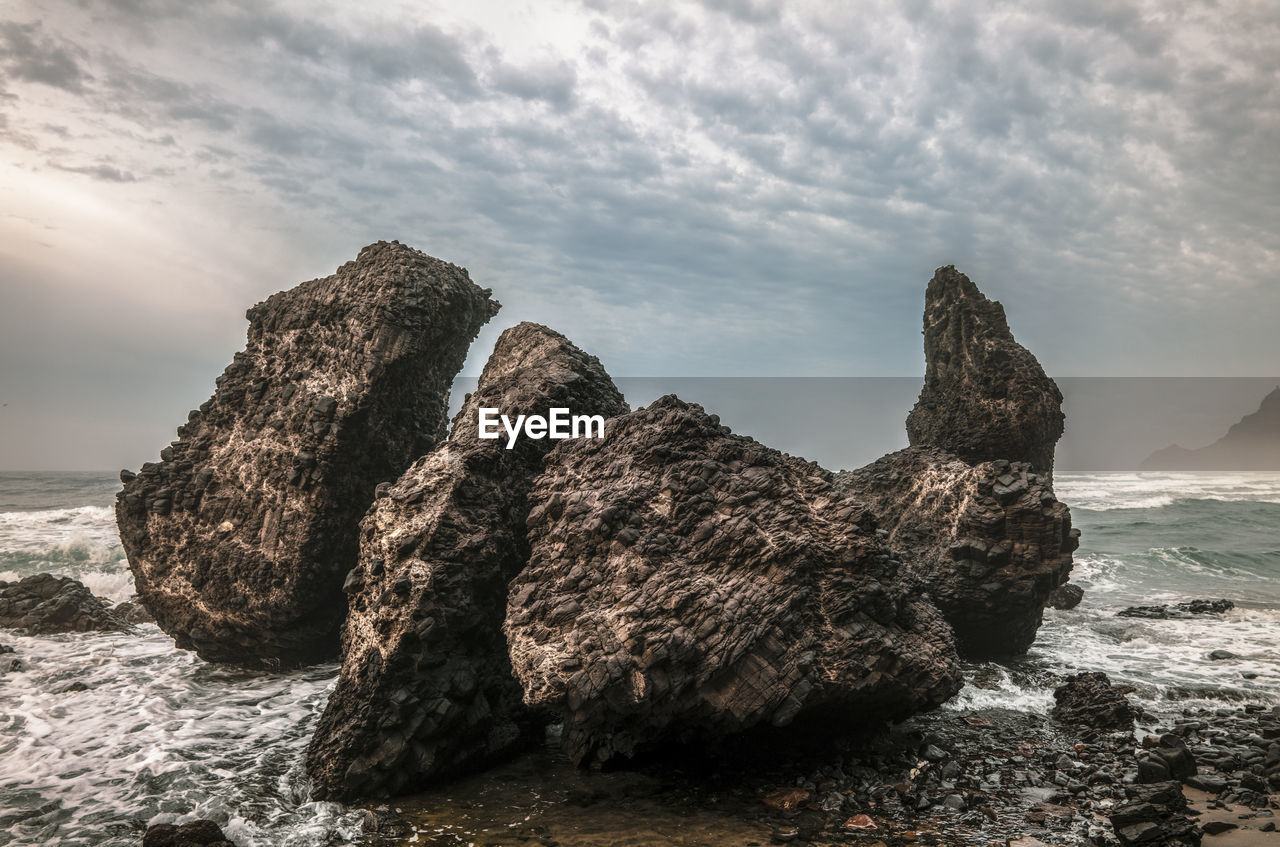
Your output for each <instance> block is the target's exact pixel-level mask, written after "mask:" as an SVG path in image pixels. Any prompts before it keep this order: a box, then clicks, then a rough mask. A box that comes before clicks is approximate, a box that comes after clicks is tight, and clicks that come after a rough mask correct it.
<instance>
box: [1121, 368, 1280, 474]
mask: <svg viewBox="0 0 1280 847" xmlns="http://www.w3.org/2000/svg"><path fill="white" fill-rule="evenodd" d="M1141 467H1142V470H1144V471H1275V470H1280V386H1276V388H1275V390H1273V391H1272V392H1271V393H1270V394H1268V395H1267V396H1266V397H1264V398H1263V400H1262V405H1261V406H1259V407H1258V411H1256V412H1254V413H1252V414H1249V415H1245V416H1244V417H1243V418H1241V419H1240V421H1239V422H1237V423H1235V424H1232V426H1231V428H1230V429H1229V430H1227V434H1226V435H1224V436H1222V437H1221V438H1219V439H1218V440H1217V441H1215V442H1213V443H1212V444H1210V445H1209V446H1207V447H1200V448H1198V449H1195V450H1188V449H1187V448H1186V447H1180V446H1179V445H1177V444H1172V445H1170V446H1168V447H1166V448H1164V449H1163V450H1157V451H1156V452H1154V453H1152V454H1151V455H1150V456H1148V457H1147V458H1146V459H1145V460H1144V461H1143V462H1142V466H1141Z"/></svg>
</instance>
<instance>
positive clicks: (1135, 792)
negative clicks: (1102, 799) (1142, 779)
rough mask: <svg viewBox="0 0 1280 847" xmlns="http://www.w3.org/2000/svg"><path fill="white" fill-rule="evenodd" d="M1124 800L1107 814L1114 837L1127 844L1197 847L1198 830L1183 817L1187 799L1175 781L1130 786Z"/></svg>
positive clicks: (1152, 846)
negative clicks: (1114, 832)
mask: <svg viewBox="0 0 1280 847" xmlns="http://www.w3.org/2000/svg"><path fill="white" fill-rule="evenodd" d="M1125 795H1126V799H1125V802H1124V803H1123V804H1121V805H1118V806H1117V807H1116V808H1115V810H1114V811H1112V812H1111V814H1110V816H1109V817H1110V819H1111V825H1112V826H1113V827H1114V828H1115V831H1116V838H1118V839H1120V843H1121V844H1122V845H1125V847H1128V845H1130V844H1144V845H1151V847H1195V845H1198V844H1200V840H1201V839H1200V828H1199V827H1198V826H1196V824H1195V821H1193V820H1192V819H1191V818H1189V817H1188V816H1187V815H1186V809H1187V798H1186V797H1184V796H1183V794H1182V786H1180V785H1178V783H1177V782H1172V781H1170V782H1158V783H1155V784H1153V785H1130V786H1127V787H1126V788H1125Z"/></svg>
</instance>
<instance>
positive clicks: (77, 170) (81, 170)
mask: <svg viewBox="0 0 1280 847" xmlns="http://www.w3.org/2000/svg"><path fill="white" fill-rule="evenodd" d="M50 166H51V167H54V168H57V169H58V170H60V171H66V172H67V173H73V174H83V175H85V176H89V177H93V178H94V179H100V180H103V181H104V182H137V181H138V178H137V177H136V176H134V175H133V174H131V173H129V172H128V171H122V170H120V169H119V168H118V167H116V166H115V165H112V164H109V163H107V162H98V163H96V164H93V165H60V164H57V163H53V162H51V163H50Z"/></svg>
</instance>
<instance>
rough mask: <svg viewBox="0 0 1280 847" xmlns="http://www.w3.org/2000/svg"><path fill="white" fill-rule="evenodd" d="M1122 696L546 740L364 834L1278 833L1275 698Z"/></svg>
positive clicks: (1099, 836) (1077, 840) (1269, 836)
mask: <svg viewBox="0 0 1280 847" xmlns="http://www.w3.org/2000/svg"><path fill="white" fill-rule="evenodd" d="M1064 687H1065V685H1064ZM1113 693H1114V695H1115V696H1116V697H1118V698H1121V699H1124V696H1125V695H1123V694H1120V693H1118V692H1113ZM1126 702H1127V701H1126ZM1129 708H1130V709H1131V711H1132V714H1133V716H1134V720H1136V723H1134V722H1132V721H1131V723H1130V726H1129V727H1128V728H1115V727H1111V728H1104V729H1098V728H1095V727H1091V726H1089V725H1087V724H1084V723H1078V722H1070V721H1061V720H1058V719H1049V720H1046V719H1045V717H1044V716H1042V715H1035V714H1025V713H1021V712H1015V711H1009V710H1004V709H980V710H973V711H958V710H954V709H943V710H939V711H935V712H930V713H927V714H922V715H917V716H915V717H912V718H910V719H908V720H906V721H904V722H902V723H901V724H898V725H895V726H894V727H892V728H891V729H889V730H888V731H886V732H883V733H875V734H868V735H865V736H861V737H846V738H842V739H839V740H834V739H829V738H823V737H817V738H814V737H809V738H807V739H806V738H793V739H789V740H788V742H787V744H786V745H785V746H778V745H776V744H774V745H772V746H770V745H769V742H768V741H767V740H763V739H762V740H761V741H760V745H759V746H752V747H746V748H738V747H729V748H726V747H717V748H714V749H704V748H699V749H698V750H696V751H686V752H685V753H684V754H683V755H681V754H679V753H677V754H671V755H667V756H665V757H661V758H657V759H650V760H646V761H644V762H642V763H639V764H638V765H636V766H634V767H632V768H629V769H627V770H626V771H599V770H595V771H582V770H580V769H575V768H572V767H571V766H570V765H569V763H568V762H567V760H564V759H563V758H562V757H558V756H557V754H556V752H555V751H554V750H546V751H543V752H540V753H537V754H529V755H527V756H526V757H525V758H522V759H519V760H517V761H515V762H513V763H511V764H509V765H506V766H503V767H501V768H499V769H498V770H496V771H494V772H492V773H491V774H490V775H489V776H488V777H476V778H473V779H471V780H464V781H462V782H459V783H456V784H454V785H451V786H449V788H448V789H447V790H444V789H442V790H439V791H435V792H427V793H423V794H419V795H415V796H413V797H409V798H404V799H403V800H400V801H397V802H396V804H395V809H399V810H400V811H399V812H398V813H397V812H396V811H394V810H393V809H392V808H390V807H382V809H381V811H378V810H377V809H378V807H373V808H374V811H371V814H370V820H371V822H375V823H376V825H375V826H371V827H370V829H371V843H373V844H379V845H383V844H386V845H390V844H396V845H401V844H408V843H413V844H420V845H427V846H428V847H431V845H445V844H456V843H459V841H461V842H462V843H467V842H468V840H471V839H476V842H475V843H477V844H479V843H484V844H489V845H494V847H499V846H502V847H505V845H519V844H535V845H541V847H586V845H591V844H601V843H613V844H636V845H639V844H654V843H666V844H673V845H694V844H699V845H716V846H717V847H719V845H725V847H728V845H758V847H765V845H773V844H793V845H797V847H800V845H859V846H860V847H875V845H884V847H902V846H903V845H916V844H927V845H966V847H967V846H968V845H974V846H975V847H1005V845H1011V846H1012V847H1036V845H1040V844H1045V845H1064V847H1065V845H1094V847H1116V845H1131V844H1149V845H1195V844H1204V845H1214V844H1217V845H1223V847H1245V846H1246V845H1264V844H1271V843H1280V836H1277V835H1276V827H1277V819H1276V814H1277V813H1278V812H1280V801H1277V798H1276V793H1275V792H1276V791H1277V790H1278V789H1280V709H1275V708H1264V707H1262V706H1261V705H1253V706H1242V707H1240V708H1236V709H1217V710H1207V709H1188V710H1186V711H1184V712H1183V714H1182V716H1181V717H1178V718H1175V719H1173V720H1171V721H1169V722H1168V723H1164V724H1161V723H1160V722H1158V721H1156V720H1155V719H1154V718H1152V717H1151V716H1147V715H1142V714H1141V710H1140V709H1138V708H1137V707H1136V706H1132V705H1130V707H1129ZM817 734H818V735H819V736H820V733H817ZM1157 760H1158V761H1160V762H1166V761H1169V760H1172V761H1175V762H1178V763H1179V765H1178V766H1176V767H1178V768H1179V773H1181V774H1182V776H1181V777H1177V778H1175V777H1172V775H1171V774H1170V773H1168V772H1167V771H1161V770H1159V769H1157V768H1153V767H1151V763H1152V762H1154V761H1157ZM411 839H412V840H411Z"/></svg>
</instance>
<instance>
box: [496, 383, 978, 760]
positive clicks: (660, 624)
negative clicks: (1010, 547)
mask: <svg viewBox="0 0 1280 847" xmlns="http://www.w3.org/2000/svg"><path fill="white" fill-rule="evenodd" d="M531 502H532V503H534V506H533V509H532V510H531V512H530V514H529V521H528V526H529V539H530V543H531V546H532V553H531V557H530V560H529V565H528V567H527V568H526V569H525V570H524V571H522V572H521V573H520V575H519V576H518V577H516V579H515V580H514V581H513V582H512V585H511V595H510V603H509V606H508V611H507V623H506V631H507V638H508V642H509V644H510V650H511V660H512V664H513V667H514V669H515V672H516V674H517V676H518V677H519V679H520V681H521V683H522V684H523V686H524V691H525V700H526V702H527V703H528V704H530V705H531V706H534V707H543V708H547V709H550V710H553V711H556V712H559V713H560V715H561V716H562V718H563V720H564V732H563V736H562V739H563V742H564V745H565V748H566V750H567V752H568V753H569V755H570V756H571V757H572V758H573V759H574V760H576V761H578V762H585V761H601V762H603V761H607V760H609V759H611V758H614V757H616V756H630V755H632V754H633V753H635V752H637V751H639V750H641V749H643V748H648V747H655V746H660V745H663V744H665V743H668V742H671V741H677V740H680V739H686V738H690V739H692V738H697V739H702V740H709V739H715V738H717V737H720V736H724V735H727V734H729V733H734V732H738V731H741V730H745V729H748V728H751V727H755V726H769V725H773V726H776V727H781V726H786V725H789V724H791V723H793V722H795V721H798V720H804V719H805V718H806V717H812V718H815V719H816V718H818V717H821V719H824V720H827V721H829V722H830V723H831V726H832V728H833V729H835V728H838V727H839V726H840V725H841V724H843V725H845V726H848V725H851V724H852V725H860V724H873V723H875V722H878V721H881V720H886V719H894V718H901V717H904V716H906V715H909V714H911V713H913V712H917V711H921V710H925V709H929V708H931V707H934V706H936V705H938V704H940V703H942V702H943V701H944V700H946V699H947V698H948V697H950V696H951V695H953V694H954V693H955V692H956V691H957V690H958V688H959V687H960V684H961V676H960V672H959V668H958V663H957V660H956V656H955V650H954V645H953V643H952V639H951V634H950V631H949V628H948V627H947V626H946V625H945V623H944V622H943V621H942V619H941V617H940V616H939V615H938V613H937V611H936V610H935V609H934V608H933V607H932V606H931V605H930V604H929V603H927V602H926V601H924V600H923V599H921V598H920V597H919V596H916V595H915V594H913V593H912V592H911V591H910V590H909V588H908V585H907V583H906V581H904V580H903V579H901V577H900V576H899V573H898V571H899V562H898V561H896V560H895V559H893V558H892V556H891V555H890V554H889V552H888V550H886V549H885V548H883V547H882V546H881V545H880V544H879V543H878V542H877V540H876V535H875V532H874V522H873V519H872V517H871V515H870V513H869V512H868V511H867V510H866V508H865V507H863V506H862V505H861V504H859V503H857V502H855V501H853V500H851V499H848V498H846V497H844V496H842V495H841V494H840V492H838V491H837V490H836V489H835V488H833V487H832V485H831V476H830V474H829V473H828V472H827V471H824V470H822V469H821V468H819V467H818V466H816V465H813V464H810V463H808V462H805V461H803V460H800V459H796V458H793V457H790V456H787V455H784V454H782V453H779V452H778V451H776V450H772V449H770V448H768V447H765V446H763V445H761V444H759V443H757V442H756V441H754V440H752V439H750V438H746V437H744V436H740V435H734V434H733V433H731V432H730V431H729V430H728V428H726V427H722V426H720V425H719V420H718V418H716V417H715V416H714V415H708V414H706V413H705V412H704V411H703V409H702V408H701V407H699V406H695V405H690V404H687V403H684V402H682V401H681V400H679V399H678V398H676V397H674V396H667V397H663V398H661V399H659V400H657V401H655V402H654V403H653V404H652V405H650V406H649V407H647V408H644V409H640V410H637V411H635V412H632V413H630V414H628V415H623V416H621V417H618V418H614V419H612V420H610V421H609V425H608V431H607V434H606V437H605V439H604V440H602V441H591V440H572V441H565V442H562V443H561V444H560V446H559V447H557V448H556V449H555V450H554V451H552V453H551V454H550V455H549V456H548V457H547V469H546V471H545V473H544V474H543V475H542V476H541V477H539V478H538V480H537V481H536V483H535V485H534V489H533V493H532V495H531Z"/></svg>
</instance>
